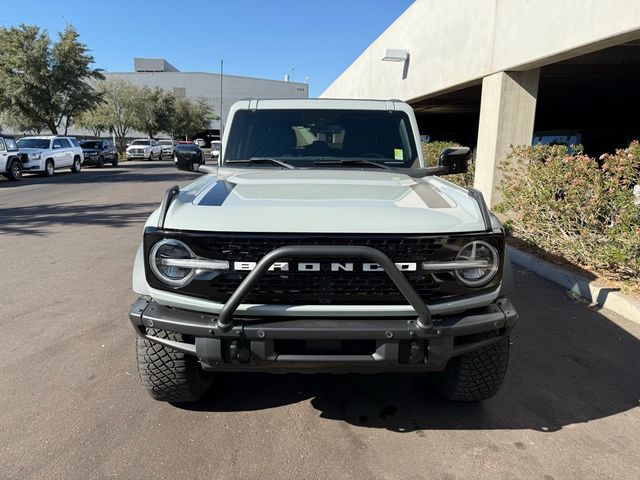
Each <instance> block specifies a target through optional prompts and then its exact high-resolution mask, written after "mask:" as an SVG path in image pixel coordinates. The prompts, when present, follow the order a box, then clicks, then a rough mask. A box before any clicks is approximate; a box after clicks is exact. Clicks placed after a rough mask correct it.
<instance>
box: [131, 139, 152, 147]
mask: <svg viewBox="0 0 640 480" xmlns="http://www.w3.org/2000/svg"><path fill="white" fill-rule="evenodd" d="M131 145H145V146H146V145H150V143H149V140H134V141H133V142H131Z"/></svg>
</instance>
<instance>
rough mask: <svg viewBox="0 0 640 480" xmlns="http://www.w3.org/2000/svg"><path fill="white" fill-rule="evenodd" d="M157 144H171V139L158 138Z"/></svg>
mask: <svg viewBox="0 0 640 480" xmlns="http://www.w3.org/2000/svg"><path fill="white" fill-rule="evenodd" d="M158 145H173V141H171V140H159V141H158Z"/></svg>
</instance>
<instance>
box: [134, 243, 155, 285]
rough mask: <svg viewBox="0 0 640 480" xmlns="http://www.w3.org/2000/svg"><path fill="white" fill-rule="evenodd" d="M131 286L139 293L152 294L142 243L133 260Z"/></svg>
mask: <svg viewBox="0 0 640 480" xmlns="http://www.w3.org/2000/svg"><path fill="white" fill-rule="evenodd" d="M131 287H132V288H133V291H134V292H135V293H137V294H138V295H151V294H150V293H149V284H148V283H147V276H146V273H145V269H144V248H142V243H140V245H138V250H137V251H136V257H135V260H134V261H133V277H132V279H131Z"/></svg>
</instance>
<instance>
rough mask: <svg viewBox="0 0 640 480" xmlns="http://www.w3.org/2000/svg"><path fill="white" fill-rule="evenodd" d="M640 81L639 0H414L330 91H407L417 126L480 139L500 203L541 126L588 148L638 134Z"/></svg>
mask: <svg viewBox="0 0 640 480" xmlns="http://www.w3.org/2000/svg"><path fill="white" fill-rule="evenodd" d="M385 60H391V61H385ZM639 86H640V1H638V0H536V1H532V0H481V1H479V0H447V1H446V2H444V1H441V0H415V2H414V3H413V4H412V5H411V6H410V7H409V8H408V9H407V10H406V11H405V12H404V13H403V14H402V15H401V16H400V17H399V18H398V19H397V20H396V21H395V22H394V23H393V24H392V25H391V26H390V27H389V28H388V29H387V30H386V31H385V32H384V33H383V34H382V35H381V36H380V37H379V38H378V39H377V40H375V41H374V42H373V43H372V44H371V45H370V46H369V47H368V48H367V49H366V50H365V51H364V52H363V53H362V55H360V57H359V58H357V59H356V61H355V62H354V63H353V64H352V65H351V66H349V67H348V68H347V69H346V70H345V72H344V73H342V75H340V76H339V77H338V78H337V79H336V80H335V81H334V82H333V84H332V85H331V86H329V88H328V89H327V90H326V91H325V92H324V93H323V94H322V97H327V98H337V97H354V98H400V99H402V100H404V101H407V102H408V103H410V104H411V105H412V106H413V107H414V109H415V111H416V114H417V116H418V122H419V125H420V129H421V133H423V134H429V135H430V136H431V137H432V138H434V139H442V140H456V141H459V142H461V143H465V144H467V145H469V146H472V147H475V148H476V176H475V184H476V186H477V187H478V188H480V189H481V190H482V191H483V193H484V194H485V197H486V199H487V201H488V202H489V203H491V204H492V205H493V204H495V203H497V202H498V201H499V193H498V192H497V191H496V186H497V185H498V183H499V180H500V169H499V168H498V166H499V164H500V162H501V161H503V160H504V159H505V157H506V153H507V152H508V150H509V148H510V145H516V144H530V143H531V140H532V136H533V134H534V131H562V132H568V131H575V132H578V133H579V134H580V135H581V136H582V137H583V143H584V144H585V148H587V147H589V148H590V149H591V151H588V153H590V154H592V155H597V154H599V153H602V152H604V151H608V150H611V149H612V148H614V147H616V146H617V147H624V146H626V145H625V143H627V142H628V141H629V140H631V139H634V138H635V139H637V138H639V137H640V114H639V112H640V90H639V89H638V87H639Z"/></svg>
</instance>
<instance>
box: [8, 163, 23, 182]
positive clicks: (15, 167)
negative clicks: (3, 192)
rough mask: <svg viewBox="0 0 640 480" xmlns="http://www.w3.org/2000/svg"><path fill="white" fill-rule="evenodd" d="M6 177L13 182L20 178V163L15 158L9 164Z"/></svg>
mask: <svg viewBox="0 0 640 480" xmlns="http://www.w3.org/2000/svg"><path fill="white" fill-rule="evenodd" d="M7 173H8V178H9V180H11V181H13V182H18V181H20V180H22V165H21V164H20V162H18V161H17V160H14V161H13V162H12V163H11V165H9V171H8V172H7Z"/></svg>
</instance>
